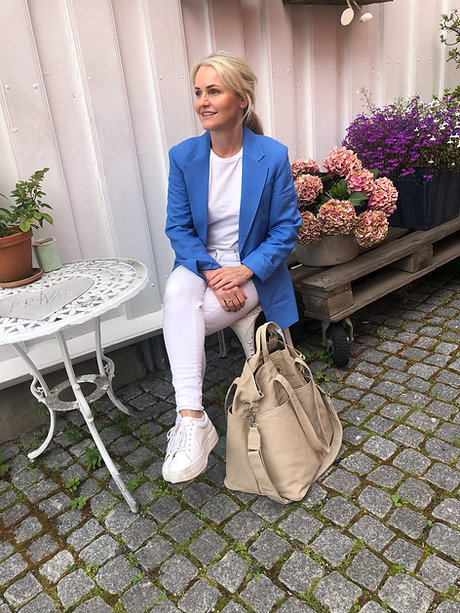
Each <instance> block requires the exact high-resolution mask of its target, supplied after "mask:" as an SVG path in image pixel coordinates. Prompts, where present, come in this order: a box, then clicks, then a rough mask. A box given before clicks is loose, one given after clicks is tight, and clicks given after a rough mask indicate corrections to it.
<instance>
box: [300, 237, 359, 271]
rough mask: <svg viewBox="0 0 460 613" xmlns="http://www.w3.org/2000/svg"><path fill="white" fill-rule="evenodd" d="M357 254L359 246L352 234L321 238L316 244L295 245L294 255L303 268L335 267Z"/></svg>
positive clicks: (352, 258)
mask: <svg viewBox="0 0 460 613" xmlns="http://www.w3.org/2000/svg"><path fill="white" fill-rule="evenodd" d="M358 253H359V245H358V243H357V242H356V241H355V239H354V238H353V235H352V234H339V235H338V236H323V237H322V239H321V240H320V241H319V242H318V243H313V244H312V245H302V244H301V243H297V245H296V246H295V248H294V254H295V256H296V258H297V261H298V262H299V263H300V264H303V265H304V266H335V265H336V264H344V263H345V262H349V261H350V260H354V259H355V258H356V257H357V256H358Z"/></svg>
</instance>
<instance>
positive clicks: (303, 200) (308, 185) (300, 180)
mask: <svg viewBox="0 0 460 613" xmlns="http://www.w3.org/2000/svg"><path fill="white" fill-rule="evenodd" d="M294 185H295V188H296V191H297V198H298V200H299V203H300V204H307V203H309V202H314V201H315V200H316V198H317V196H318V195H319V194H321V192H322V191H323V182H322V181H321V179H320V178H319V177H317V176H316V175H309V174H307V175H300V176H298V177H297V179H294Z"/></svg>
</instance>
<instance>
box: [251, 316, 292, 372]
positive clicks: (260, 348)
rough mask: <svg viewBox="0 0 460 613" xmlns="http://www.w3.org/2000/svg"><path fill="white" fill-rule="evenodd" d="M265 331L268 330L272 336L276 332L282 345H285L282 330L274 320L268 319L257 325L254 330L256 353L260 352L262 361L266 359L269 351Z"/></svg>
mask: <svg viewBox="0 0 460 613" xmlns="http://www.w3.org/2000/svg"><path fill="white" fill-rule="evenodd" d="M267 332H269V333H270V334H271V336H274V334H275V333H276V334H277V335H278V336H279V337H280V339H281V340H282V341H283V343H284V346H285V347H286V346H287V344H286V339H285V337H284V332H283V331H282V330H281V328H280V327H279V326H278V324H276V323H275V322H274V321H268V322H267V323H265V324H263V325H262V326H259V327H258V328H257V330H256V354H260V353H261V352H262V355H263V359H264V362H267V361H268V359H269V358H268V356H269V353H270V352H269V350H268V344H267Z"/></svg>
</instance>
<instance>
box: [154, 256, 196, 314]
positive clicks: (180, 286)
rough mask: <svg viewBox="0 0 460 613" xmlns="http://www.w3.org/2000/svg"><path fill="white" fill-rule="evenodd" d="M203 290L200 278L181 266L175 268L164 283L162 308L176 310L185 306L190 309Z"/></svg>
mask: <svg viewBox="0 0 460 613" xmlns="http://www.w3.org/2000/svg"><path fill="white" fill-rule="evenodd" d="M204 290H205V282H204V280H203V279H202V278H201V277H198V276H197V275H195V274H194V273H193V272H192V271H190V270H188V269H186V268H184V267H183V266H182V267H179V268H176V269H175V270H174V271H173V272H172V273H171V275H170V276H169V278H168V280H167V282H166V287H165V293H164V297H163V304H164V307H165V308H166V307H167V308H171V307H173V308H176V309H178V308H181V307H182V306H184V305H185V306H188V308H190V305H191V304H193V303H194V302H196V301H197V300H199V297H200V294H201V293H203V292H204Z"/></svg>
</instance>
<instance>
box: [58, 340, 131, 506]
mask: <svg viewBox="0 0 460 613" xmlns="http://www.w3.org/2000/svg"><path fill="white" fill-rule="evenodd" d="M56 337H57V339H58V342H59V347H60V349H61V353H62V358H63V360H64V367H65V370H66V373H67V377H68V379H69V382H70V385H71V386H72V390H73V393H74V395H75V398H76V401H77V403H78V408H79V409H80V412H81V414H82V415H83V417H84V419H85V421H86V424H87V426H88V429H89V431H90V433H91V436H92V437H93V440H94V442H95V443H96V447H97V448H98V450H99V452H100V454H101V456H102V459H103V460H104V462H105V465H106V466H107V468H108V470H109V472H110V474H111V475H112V477H113V479H114V481H115V483H116V484H117V486H118V488H119V490H120V491H121V493H122V494H123V496H124V498H125V500H126V502H127V503H128V505H129V508H130V509H131V511H132V512H133V513H138V512H139V504H138V503H137V502H136V501H135V500H134V498H133V497H132V495H131V493H130V491H129V490H128V488H127V487H126V485H125V484H124V482H123V480H122V478H121V475H120V473H119V472H118V469H117V467H116V466H115V464H114V463H113V461H112V458H111V457H110V455H109V454H108V452H107V449H106V448H105V445H104V443H103V442H102V439H101V437H100V435H99V432H98V431H97V429H96V426H95V424H94V417H93V414H92V412H91V409H90V407H89V404H88V402H87V399H86V398H85V395H84V394H83V392H82V390H81V387H80V385H79V383H78V380H77V377H76V376H75V372H74V369H73V366H72V361H71V359H70V354H69V351H68V349H67V344H66V341H65V338H64V336H63V335H62V333H61V332H56Z"/></svg>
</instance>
